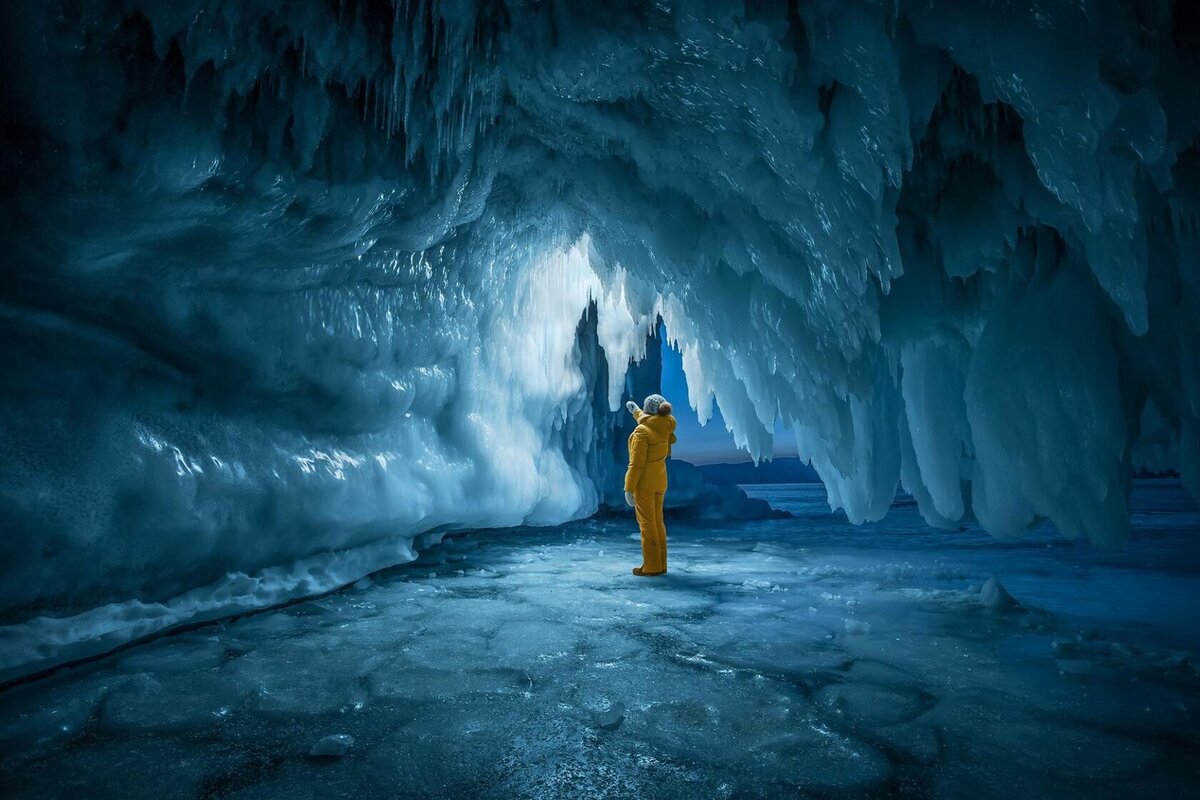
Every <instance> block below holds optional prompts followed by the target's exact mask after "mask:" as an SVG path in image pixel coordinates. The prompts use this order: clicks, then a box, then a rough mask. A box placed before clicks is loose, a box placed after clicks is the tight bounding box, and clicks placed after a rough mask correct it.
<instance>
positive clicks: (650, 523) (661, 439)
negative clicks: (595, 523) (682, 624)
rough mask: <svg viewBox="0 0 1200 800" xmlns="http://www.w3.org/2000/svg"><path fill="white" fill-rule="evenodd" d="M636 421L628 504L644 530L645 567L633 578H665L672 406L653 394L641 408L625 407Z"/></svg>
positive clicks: (631, 436) (628, 475) (636, 569)
mask: <svg viewBox="0 0 1200 800" xmlns="http://www.w3.org/2000/svg"><path fill="white" fill-rule="evenodd" d="M625 407H626V408H628V409H629V413H630V414H632V415H633V418H634V419H635V420H637V427H636V428H634V429H633V433H631V434H629V468H628V469H626V470H625V502H626V503H628V504H629V505H631V506H633V510H634V512H635V513H636V515H637V521H638V527H639V528H641V530H642V565H641V566H640V567H634V568H633V574H634V575H643V576H650V575H662V574H663V573H665V572H666V571H667V526H666V525H665V524H664V523H663V495H665V494H666V493H667V458H669V457H670V455H671V445H673V444H675V442H676V439H675V418H674V417H673V416H671V404H670V403H668V402H667V400H666V398H664V397H663V396H662V395H660V394H652V395H650V396H649V397H647V398H646V402H644V403H642V407H641V408H638V404H637V403H635V402H633V401H632V400H630V401H629V402H628V403H626V404H625Z"/></svg>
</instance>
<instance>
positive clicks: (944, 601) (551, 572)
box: [0, 483, 1200, 800]
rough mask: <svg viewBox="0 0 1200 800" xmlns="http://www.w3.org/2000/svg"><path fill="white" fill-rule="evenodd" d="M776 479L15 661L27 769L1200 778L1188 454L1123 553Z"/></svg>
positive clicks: (712, 777) (176, 794) (518, 782)
mask: <svg viewBox="0 0 1200 800" xmlns="http://www.w3.org/2000/svg"><path fill="white" fill-rule="evenodd" d="M752 490H753V491H754V492H755V493H757V494H759V495H760V496H764V497H767V498H768V499H770V500H771V502H772V503H774V504H776V505H777V506H779V507H781V508H786V509H789V510H792V511H793V512H795V513H796V514H797V518H796V519H789V520H772V521H767V522H760V523H753V524H742V525H733V524H730V525H716V526H713V525H706V526H704V527H697V526H695V525H685V524H682V523H674V524H671V525H670V526H669V528H670V535H671V538H670V542H671V565H670V569H671V571H670V574H669V575H668V576H666V577H665V578H661V579H635V578H633V577H632V576H630V575H629V567H630V566H632V565H634V564H636V563H638V560H637V552H638V549H637V543H636V541H634V540H633V539H631V538H630V532H631V531H632V522H631V521H629V520H623V519H616V520H590V521H586V522H582V523H578V524H574V525H570V526H567V527H564V528H558V529H550V530H545V529H542V530H529V529H519V530H508V531H500V532H488V533H482V534H477V535H474V536H468V537H463V538H459V539H455V540H452V541H449V542H447V543H446V544H444V545H442V546H441V547H439V548H438V549H437V550H436V551H434V552H430V553H428V554H426V555H425V556H424V557H423V558H422V561H421V562H418V563H416V564H411V565H408V566H406V567H403V568H397V569H394V570H389V571H388V572H386V573H382V574H379V575H376V576H375V577H374V579H373V580H367V581H364V582H362V583H361V584H359V585H357V586H355V587H353V588H350V589H347V590H345V591H343V592H340V593H338V594H334V595H331V596H327V597H323V598H320V599H317V600H312V601H309V602H304V603H301V604H298V605H294V606H290V607H288V608H284V609H279V610H275V611H270V612H266V613H261V614H255V615H252V616H248V617H244V618H242V619H238V620H236V621H230V622H227V623H225V624H214V625H206V626H204V627H201V628H197V629H194V630H191V631H187V632H183V633H179V634H176V635H173V636H167V637H163V638H160V639H158V640H156V641H153V642H150V643H147V644H143V645H140V646H137V647H133V648H130V649H126V650H124V651H122V652H119V653H114V654H112V655H110V656H108V657H106V658H104V659H101V660H98V661H95V662H92V663H90V664H87V665H83V666H79V667H75V668H73V669H69V670H63V671H60V672H59V673H58V674H56V675H54V676H52V677H50V678H45V679H42V680H39V681H36V682H33V683H29V684H25V685H20V686H16V687H13V688H10V689H8V690H6V691H4V692H3V693H2V694H0V746H2V747H3V761H2V762H0V764H2V766H0V770H2V772H0V796H2V797H4V798H14V799H15V798H34V797H36V798H54V797H70V798H88V799H89V800H90V799H91V798H108V797H112V798H334V797H353V798H372V797H387V798H397V797H437V798H476V797H480V798H522V797H530V798H532V797H539V798H542V797H545V798H552V797H586V798H592V797H642V798H658V797H661V798H676V797H679V798H707V797H718V798H722V797H728V798H734V797H764V798H766V797H770V798H774V797H793V796H813V797H848V796H872V797H947V798H949V797H971V798H981V797H1004V798H1018V797H1020V798H1025V797H1064V798H1066V797H1071V798H1076V797H1088V798H1093V797H1131V796H1136V797H1139V798H1150V797H1178V796H1183V795H1184V794H1185V793H1186V792H1188V791H1191V790H1194V787H1195V786H1196V785H1200V748H1198V744H1200V725H1198V724H1197V723H1198V716H1200V667H1198V663H1200V662H1198V661H1197V656H1196V654H1197V653H1200V626H1197V624H1196V611H1197V609H1200V539H1198V538H1197V537H1198V534H1200V513H1198V512H1197V509H1196V507H1195V505H1194V504H1193V503H1192V502H1191V501H1189V500H1188V499H1187V498H1186V496H1185V495H1184V494H1183V493H1182V492H1181V491H1180V490H1179V488H1178V487H1177V485H1175V484H1172V483H1143V484H1141V485H1140V486H1139V487H1138V488H1137V490H1136V492H1135V495H1134V515H1135V526H1136V531H1135V540H1134V542H1133V543H1132V544H1131V545H1130V546H1129V547H1128V548H1126V549H1124V550H1121V551H1117V552H1106V551H1097V550H1095V549H1093V548H1090V547H1088V546H1087V545H1083V544H1075V543H1070V542H1066V541H1064V540H1062V539H1059V538H1057V537H1055V536H1053V535H1051V534H1049V533H1045V534H1038V535H1034V536H1031V537H1030V538H1028V539H1024V540H1021V541H1019V542H999V541H996V540H993V539H990V538H988V537H987V536H986V535H984V534H982V533H980V532H979V531H978V530H974V529H970V530H966V531H960V532H954V533H944V532H937V531H933V530H930V529H929V528H927V527H926V526H925V525H924V524H922V523H921V522H920V519H919V517H918V516H917V513H916V510H915V508H913V507H912V506H911V505H907V504H905V503H904V502H903V501H899V502H898V504H897V507H896V508H895V509H893V513H892V515H891V516H889V518H888V519H887V520H886V521H885V522H883V523H880V524H876V525H870V526H865V527H862V528H854V527H852V526H849V525H848V524H846V523H845V522H844V521H842V520H839V519H838V518H837V517H836V516H834V515H831V514H829V513H828V511H827V509H826V507H825V506H824V503H823V500H822V497H821V495H820V494H819V492H820V489H819V487H810V486H776V487H752ZM993 575H994V576H996V577H997V578H999V580H1000V582H1001V583H1002V584H1003V586H1004V587H1005V588H1006V589H1007V591H1008V592H1011V594H1012V596H1013V597H1015V599H1016V601H1017V602H1019V603H1020V604H1021V607H1020V608H1012V607H1009V608H1005V606H1006V605H1007V598H1006V596H1005V595H1004V594H1003V593H1000V592H998V591H996V590H995V587H994V585H990V584H987V583H986V582H987V580H988V578H989V577H991V576H993ZM330 736H343V737H352V739H353V742H352V743H350V741H349V739H345V738H340V739H327V738H326V737H330ZM323 740H324V741H323ZM314 747H316V748H317V749H318V752H322V751H324V752H327V753H329V755H325V756H313V755H310V754H311V753H312V752H313V749H314ZM338 753H342V754H341V755H340V756H339V755H338Z"/></svg>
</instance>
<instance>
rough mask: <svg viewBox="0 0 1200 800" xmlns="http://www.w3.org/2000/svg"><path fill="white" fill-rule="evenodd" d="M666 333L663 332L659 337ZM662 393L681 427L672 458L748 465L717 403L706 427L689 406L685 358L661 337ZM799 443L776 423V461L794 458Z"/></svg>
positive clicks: (699, 462) (677, 432) (698, 462)
mask: <svg viewBox="0 0 1200 800" xmlns="http://www.w3.org/2000/svg"><path fill="white" fill-rule="evenodd" d="M661 333H664V332H663V331H662V330H661V329H660V334H661ZM662 339H663V345H662V364H663V368H662V393H663V397H665V398H667V399H668V400H670V401H671V406H672V409H673V413H674V414H675V419H676V420H677V421H678V423H679V427H678V429H677V430H676V432H675V433H676V436H678V437H679V442H678V444H676V445H675V447H674V449H673V451H672V453H671V457H672V458H679V459H683V460H684V461H691V462H692V463H694V464H711V463H721V462H736V461H749V460H750V456H749V454H748V453H746V451H744V450H739V449H738V448H737V447H736V446H735V445H734V443H733V434H732V433H730V432H729V431H728V430H726V429H725V418H724V417H722V416H721V409H720V408H719V407H717V406H716V404H715V403H714V413H713V418H712V419H710V420H709V421H708V424H707V425H704V426H703V427H702V426H701V425H700V420H699V419H698V418H697V417H696V412H695V411H694V410H692V407H691V406H689V405H688V393H687V378H686V377H684V374H683V356H682V355H680V353H679V351H677V350H675V348H673V347H671V346H669V345H668V344H667V338H666V336H665V335H664V336H663V337H662ZM795 455H796V440H795V439H794V438H793V437H792V434H791V432H790V431H789V430H788V429H787V428H785V427H783V424H782V423H780V422H778V421H776V423H775V457H776V458H786V457H793V458H794V457H795Z"/></svg>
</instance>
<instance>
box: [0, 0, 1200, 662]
mask: <svg viewBox="0 0 1200 800" xmlns="http://www.w3.org/2000/svg"><path fill="white" fill-rule="evenodd" d="M2 13H3V19H2V20H0V21H2V22H3V25H0V29H2V30H3V33H2V34H0V35H2V36H3V43H2V46H0V53H2V55H0V59H2V64H3V66H2V68H0V69H2V70H3V82H2V87H3V88H2V89H0V91H2V92H3V105H4V117H5V125H4V127H3V133H2V134H0V135H2V136H3V147H2V148H0V163H2V164H3V170H4V179H5V183H6V184H7V185H9V186H10V187H16V191H10V192H9V193H7V194H6V197H5V201H4V213H3V216H2V217H0V220H2V224H3V226H4V227H3V232H2V234H3V238H4V241H5V245H6V256H5V259H4V261H3V266H2V267H0V269H2V270H3V281H2V285H0V293H2V294H0V319H2V321H3V322H2V324H3V329H4V339H3V341H4V344H3V347H4V351H5V356H6V359H5V360H6V364H5V370H4V373H5V375H4V383H3V390H2V391H0V437H2V439H0V440H2V441H3V442H4V443H5V449H6V457H5V460H4V466H3V473H2V474H0V497H2V498H3V503H4V520H5V526H6V531H5V535H4V537H2V544H0V561H2V563H3V564H4V567H3V578H2V580H0V609H2V617H0V621H2V622H4V623H8V624H9V625H10V627H9V628H8V629H6V630H7V631H8V633H9V634H10V635H12V636H16V635H18V634H20V633H21V631H24V632H25V633H26V634H28V633H29V629H28V628H21V627H20V626H21V625H32V624H35V623H37V624H44V625H51V624H59V625H62V624H65V623H64V622H63V619H64V618H65V615H70V614H75V613H81V612H90V613H95V611H96V610H103V609H104V608H115V609H117V610H116V611H115V612H114V614H115V615H116V616H120V615H121V614H122V613H125V612H126V610H127V609H128V606H127V605H122V604H127V603H129V602H132V601H136V602H138V603H141V604H143V605H156V604H165V606H164V607H165V608H168V610H169V609H170V608H172V606H171V604H172V603H177V602H178V601H179V599H180V598H183V597H186V596H187V593H188V592H194V591H196V590H197V587H205V586H209V587H214V588H211V590H210V591H208V592H207V594H206V598H207V599H206V600H205V601H204V602H205V603H207V602H212V603H215V604H216V605H215V606H214V608H215V607H217V606H219V604H220V603H219V601H217V600H214V599H213V598H216V597H218V596H219V592H220V591H221V588H220V587H222V586H225V587H229V586H230V585H231V584H232V585H233V588H232V589H229V591H230V592H231V594H230V595H229V597H233V598H249V599H248V600H245V602H247V603H253V602H255V601H254V598H255V597H258V596H259V588H254V587H260V588H261V587H263V586H264V585H266V584H269V587H267V588H264V589H262V592H261V594H262V596H264V597H265V596H276V595H274V594H272V593H278V592H283V593H285V594H286V593H287V592H290V591H293V590H294V591H320V590H321V588H322V587H330V586H332V585H337V583H338V582H339V581H345V580H354V579H356V577H361V574H359V575H357V576H351V575H349V574H347V573H346V572H345V571H344V570H342V569H341V567H340V566H337V565H334V566H331V567H328V568H326V567H324V566H322V567H314V569H313V570H312V571H311V572H307V573H305V575H306V577H305V576H300V577H297V576H296V574H295V570H296V569H298V567H295V566H293V567H292V568H286V567H280V565H285V564H292V565H297V564H301V563H304V562H303V561H302V560H303V559H308V558H313V557H317V556H319V555H320V554H328V553H335V554H344V555H345V557H346V559H348V560H349V561H350V562H353V563H356V564H358V565H359V566H358V567H356V569H355V570H352V572H353V571H358V572H360V573H361V572H362V570H366V571H369V570H370V565H371V564H377V563H378V564H380V565H381V563H383V562H387V561H389V560H396V558H397V557H398V554H402V553H403V552H405V551H406V549H407V548H408V546H409V542H410V540H411V539H412V537H414V536H416V535H419V534H422V533H424V532H430V531H432V532H437V531H442V530H446V529H450V528H455V527H460V528H461V527H476V526H499V525H511V524H518V523H531V524H553V523H558V522H562V521H565V520H569V519H572V518H578V517H580V516H585V515H587V514H589V513H592V512H593V511H594V510H595V509H596V508H597V506H598V505H599V504H600V503H601V502H603V499H604V495H605V492H606V491H607V488H606V487H607V481H608V478H609V473H610V471H611V468H612V467H611V465H612V464H613V463H614V455H615V454H616V455H619V448H620V446H621V444H622V442H621V441H620V437H619V436H618V435H617V431H616V427H617V426H618V425H619V424H620V422H619V419H620V417H619V415H613V414H612V413H611V412H613V411H615V410H616V409H618V408H619V404H620V401H621V400H622V399H624V395H625V394H626V393H627V391H628V390H629V389H630V388H631V387H632V386H633V383H634V381H633V379H632V378H630V377H629V376H627V374H626V371H627V368H628V367H629V366H630V363H631V361H632V362H636V361H637V360H638V359H639V358H640V357H642V356H643V355H644V354H645V352H646V345H647V338H648V336H650V335H652V334H653V332H654V330H655V329H656V325H657V322H658V319H659V318H660V317H661V319H662V320H663V321H664V323H665V325H666V329H667V331H668V332H669V335H670V336H671V338H672V339H673V340H675V341H676V342H677V343H678V346H679V348H680V349H681V352H682V353H683V357H684V365H685V370H686V373H687V378H688V383H689V387H690V389H691V392H692V396H691V397H689V398H688V401H689V402H690V403H691V404H692V405H693V406H694V407H697V408H699V409H700V412H701V414H702V415H706V414H707V413H708V410H709V409H711V407H712V403H713V401H714V400H715V401H716V402H717V403H718V404H719V406H720V409H721V411H722V413H723V416H724V419H725V420H726V422H727V424H729V425H730V426H731V428H732V430H733V431H734V433H735V436H736V438H737V441H738V443H739V444H740V445H742V446H744V447H745V448H746V449H747V450H749V451H750V453H751V454H753V455H755V456H760V455H763V454H769V453H770V449H771V447H770V445H771V435H772V430H773V426H774V423H775V420H776V418H777V417H778V418H782V419H783V420H784V421H785V422H786V423H787V425H788V426H789V427H790V428H791V429H792V430H793V431H794V432H795V435H796V438H797V442H798V446H799V452H800V454H801V456H802V457H804V458H806V459H809V460H811V462H812V464H813V465H814V466H815V467H816V469H817V470H818V472H819V473H820V475H821V477H822V479H823V480H824V481H825V483H826V486H827V488H828V494H829V500H830V503H831V505H833V506H834V507H835V508H841V509H844V510H845V512H846V514H847V515H848V516H849V518H850V519H851V520H853V521H862V520H874V519H878V518H879V517H881V516H882V515H883V514H884V512H885V511H886V509H887V507H888V505H889V503H890V502H891V500H892V497H893V493H894V490H895V488H896V486H897V484H898V483H902V484H903V486H904V488H905V489H907V490H908V491H909V492H911V493H912V494H913V496H914V497H915V498H916V500H917V502H918V503H919V505H920V508H921V511H922V513H923V515H924V516H925V518H926V519H928V520H929V521H931V522H933V523H936V524H940V525H947V526H951V525H954V524H956V523H957V522H958V521H960V520H963V519H967V518H969V517H971V516H974V517H975V518H977V519H978V520H979V521H980V523H981V524H982V525H983V526H984V527H986V528H987V529H988V530H989V531H991V532H992V533H994V534H996V535H1012V534H1017V533H1020V532H1022V531H1024V530H1025V529H1026V528H1027V527H1028V526H1029V525H1030V524H1031V523H1033V522H1035V521H1036V520H1039V519H1043V518H1048V519H1050V520H1051V521H1053V522H1054V524H1055V525H1056V526H1057V527H1058V529H1059V530H1060V531H1062V532H1063V533H1064V534H1066V535H1068V536H1072V537H1081V536H1086V537H1088V538H1090V539H1092V540H1093V541H1095V542H1100V543H1116V542H1120V541H1121V540H1122V539H1123V538H1124V537H1125V536H1126V532H1127V528H1128V519H1127V518H1128V514H1127V511H1126V502H1127V496H1128V491H1129V482H1130V475H1131V472H1132V470H1133V469H1135V468H1137V467H1138V466H1141V465H1143V464H1145V465H1147V466H1151V467H1153V468H1156V469H1161V468H1164V467H1175V468H1178V469H1179V470H1180V471H1181V473H1182V474H1183V476H1184V480H1185V483H1186V484H1187V485H1188V487H1189V489H1190V491H1191V492H1192V493H1193V495H1197V494H1200V472H1198V471H1197V469H1198V467H1200V369H1198V368H1197V364H1198V358H1200V288H1198V284H1197V281H1198V277H1200V273H1198V271H1197V255H1198V252H1200V251H1198V248H1197V243H1198V238H1197V237H1198V233H1200V205H1198V200H1200V194H1198V191H1197V189H1198V186H1200V149H1198V146H1197V141H1198V138H1197V137H1198V134H1200V103H1198V102H1197V100H1196V94H1195V83H1196V76H1197V74H1200V73H1198V70H1197V65H1198V61H1200V55H1198V54H1200V39H1198V38H1197V33H1196V31H1197V30H1200V24H1198V23H1200V20H1198V19H1197V16H1198V15H1197V13H1196V11H1195V8H1194V6H1193V4H1190V3H1187V2H1183V0H1176V1H1175V2H1170V0H1147V2H1141V3H1136V4H1135V3H1129V2H1121V1H1120V0H1039V2H1036V3H1035V2H1031V1H1028V0H1027V1H1026V2H1022V1H1021V0H1003V1H1001V0H980V2H961V1H952V0H916V1H914V2H905V3H893V2H878V3H873V2H866V1H865V0H859V1H854V2H847V1H846V0H805V1H804V2H797V3H783V2H766V1H765V0H764V1H763V2H748V3H745V4H741V3H723V2H710V3H703V2H666V1H665V0H664V2H658V3H653V4H651V3H629V4H617V5H612V4H602V3H591V2H555V3H525V2H507V3H506V2H499V0H497V1H495V2H479V3H473V2H470V0H442V1H441V2H433V1H432V0H412V2H401V1H400V0H296V2H293V3H289V4H288V5H287V6H286V7H281V6H279V4H277V3H273V2H267V1H266V0H243V1H242V2H228V1H227V0H206V1H202V2H195V3H170V2H155V0H124V1H123V2H116V1H115V0H101V2H95V3H88V4H84V5H82V6H77V5H74V4H67V3H62V2H58V1H57V0H52V1H51V2H46V3H10V4H6V5H5V8H4V10H3V12H2ZM634 371H635V372H636V367H635V368H634ZM364 553H367V554H369V555H363V554H364ZM355 559H358V561H355ZM339 563H342V562H339ZM272 568H278V569H280V570H282V572H283V573H286V576H287V577H286V578H284V579H281V582H280V583H278V584H276V583H271V579H270V578H269V577H264V575H267V576H269V575H270V573H268V572H265V571H267V570H269V569H272ZM305 581H307V583H305ZM214 582H215V583H214ZM255 582H258V583H255ZM264 582H265V584H264ZM252 585H253V586H252ZM297 585H298V586H300V587H301V588H299V589H297V588H295V587H296V586H297ZM289 587H291V588H289ZM243 589H244V590H245V591H241V590H243ZM239 591H241V593H239ZM220 596H221V597H223V596H224V595H220ZM230 602H231V603H234V602H235V601H232V600H231V601H230ZM236 602H242V600H238V601H236ZM114 604H115V605H114ZM202 605H203V603H202ZM206 607H207V606H206ZM47 612H52V614H51V616H46V615H47ZM135 616H136V615H135ZM18 629H19V630H18ZM35 638H36V637H35Z"/></svg>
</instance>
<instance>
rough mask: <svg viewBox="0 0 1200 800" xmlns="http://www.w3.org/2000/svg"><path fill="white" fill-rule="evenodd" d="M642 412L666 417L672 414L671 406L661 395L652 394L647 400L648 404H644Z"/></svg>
mask: <svg viewBox="0 0 1200 800" xmlns="http://www.w3.org/2000/svg"><path fill="white" fill-rule="evenodd" d="M642 411H645V412H646V413H647V414H649V415H650V416H654V415H656V414H657V415H659V416H663V417H665V416H666V415H667V414H670V413H671V404H670V403H668V402H667V398H665V397H663V396H662V395H661V394H652V395H650V396H649V397H647V398H646V402H644V403H642Z"/></svg>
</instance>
